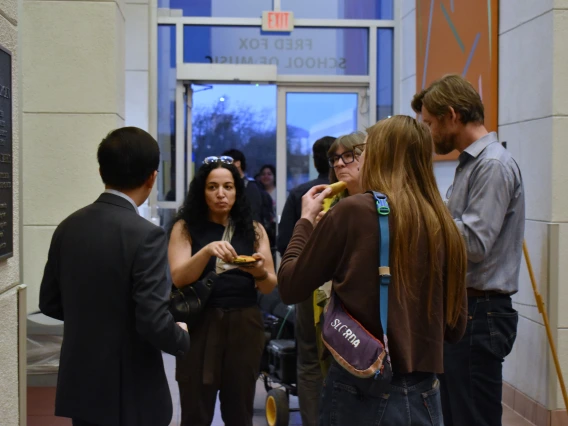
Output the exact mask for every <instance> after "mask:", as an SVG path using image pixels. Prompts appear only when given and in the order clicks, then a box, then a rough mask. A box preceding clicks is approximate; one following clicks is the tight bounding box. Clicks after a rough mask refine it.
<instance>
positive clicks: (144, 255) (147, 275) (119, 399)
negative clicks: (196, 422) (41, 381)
mask: <svg viewBox="0 0 568 426" xmlns="http://www.w3.org/2000/svg"><path fill="white" fill-rule="evenodd" d="M166 269H167V243H166V235H165V232H164V231H163V230H162V229H161V228H159V227H157V226H155V225H153V224H152V223H150V222H149V221H147V220H146V219H144V218H143V217H140V216H139V215H138V214H136V211H135V209H134V206H133V205H132V204H131V203H130V202H129V201H128V200H126V199H124V198H122V197H119V196H117V195H114V194H110V193H104V194H102V195H101V196H100V197H99V199H98V200H97V201H96V202H95V203H93V204H91V205H89V206H87V207H85V208H83V209H81V210H79V211H77V212H75V213H73V214H72V215H71V216H69V217H68V218H67V219H65V220H64V221H63V222H62V223H61V224H60V225H59V226H58V227H57V229H56V230H55V233H54V235H53V239H52V241H51V246H50V248H49V255H48V260H47V264H46V266H45V271H44V275H43V281H42V283H41V290H40V302H39V306H40V309H41V311H42V312H43V313H44V314H45V315H47V316H50V317H52V318H56V319H59V320H63V321H64V332H63V346H62V348H61V358H60V365H59V378H58V383H57V397H56V403H55V414H56V415H57V416H62V417H71V418H74V419H78V420H83V421H86V422H90V423H93V424H96V425H101V426H166V425H168V424H169V423H170V420H171V418H172V399H171V395H170V391H169V387H168V382H167V380H166V375H165V373H164V364H163V361H162V354H161V352H160V351H161V350H162V351H164V352H167V353H169V354H173V355H182V354H184V353H185V352H186V351H188V350H189V335H188V334H187V333H186V332H185V331H183V330H182V329H181V328H180V327H179V326H178V325H177V324H176V323H175V321H174V319H173V317H172V316H171V314H170V313H169V311H168V298H169V293H170V290H171V283H170V281H168V279H167V278H166ZM196 397H197V396H196Z"/></svg>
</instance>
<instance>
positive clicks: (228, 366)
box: [176, 306, 265, 426]
mask: <svg viewBox="0 0 568 426" xmlns="http://www.w3.org/2000/svg"><path fill="white" fill-rule="evenodd" d="M264 340H265V337H264V324H263V322H262V318H261V314H260V310H259V308H258V307H257V306H254V307H250V308H244V309H238V310H231V311H223V310H221V309H207V310H206V311H205V313H204V318H203V321H202V322H201V323H200V324H199V326H197V327H196V328H195V329H193V330H192V331H191V347H190V349H189V352H188V353H187V354H186V356H185V357H184V358H178V359H177V360H176V380H177V381H178V386H179V393H180V403H181V424H180V426H209V425H211V422H212V421H213V416H214V414H215V403H216V401H217V392H219V401H220V404H221V416H222V417H223V422H224V423H225V425H226V426H252V416H253V404H254V394H255V388H256V381H257V379H258V376H259V372H260V371H259V370H260V358H261V356H262V351H263V349H264Z"/></svg>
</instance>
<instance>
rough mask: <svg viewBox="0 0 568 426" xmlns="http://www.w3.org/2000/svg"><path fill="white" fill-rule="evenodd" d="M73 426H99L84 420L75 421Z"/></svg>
mask: <svg viewBox="0 0 568 426" xmlns="http://www.w3.org/2000/svg"><path fill="white" fill-rule="evenodd" d="M73 426H99V425H96V424H94V423H89V422H84V421H83V420H77V419H73Z"/></svg>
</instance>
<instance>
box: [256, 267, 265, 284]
mask: <svg viewBox="0 0 568 426" xmlns="http://www.w3.org/2000/svg"><path fill="white" fill-rule="evenodd" d="M253 278H254V280H255V281H257V282H258V281H264V280H265V279H267V278H268V271H267V270H266V269H265V270H264V274H263V275H262V276H261V277H255V276H254V275H253Z"/></svg>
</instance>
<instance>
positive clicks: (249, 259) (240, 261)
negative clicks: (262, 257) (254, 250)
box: [232, 256, 257, 264]
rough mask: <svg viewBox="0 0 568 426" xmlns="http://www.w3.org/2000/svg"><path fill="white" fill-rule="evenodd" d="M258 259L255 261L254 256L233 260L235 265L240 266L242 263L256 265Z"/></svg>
mask: <svg viewBox="0 0 568 426" xmlns="http://www.w3.org/2000/svg"><path fill="white" fill-rule="evenodd" d="M256 260H257V259H255V258H254V257H252V256H237V257H235V258H234V259H233V262H232V263H234V264H240V263H254V262H256Z"/></svg>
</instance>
